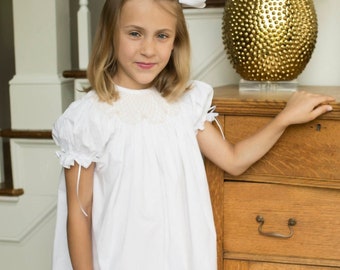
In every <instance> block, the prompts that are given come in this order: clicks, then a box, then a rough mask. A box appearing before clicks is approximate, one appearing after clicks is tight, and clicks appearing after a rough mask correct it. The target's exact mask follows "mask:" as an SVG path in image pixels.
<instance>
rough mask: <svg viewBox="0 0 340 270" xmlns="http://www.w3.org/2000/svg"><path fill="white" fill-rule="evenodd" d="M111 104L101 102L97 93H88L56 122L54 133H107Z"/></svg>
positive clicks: (73, 103) (74, 102)
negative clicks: (75, 131) (76, 131)
mask: <svg viewBox="0 0 340 270" xmlns="http://www.w3.org/2000/svg"><path fill="white" fill-rule="evenodd" d="M109 109H110V104H108V103H106V102H102V101H100V100H99V97H98V96H97V94H96V92H95V91H93V90H92V91H90V92H88V93H86V94H85V95H84V96H83V97H81V98H79V99H78V100H75V101H73V102H72V103H71V104H70V105H69V107H68V108H67V109H66V110H65V112H64V113H63V114H62V115H61V116H60V117H59V118H58V119H57V120H56V122H55V124H54V127H53V128H54V131H59V130H63V131H66V130H67V129H71V130H73V131H74V130H84V132H86V130H100V131H102V132H105V131H106V129H107V128H108V127H109V126H110V125H109V124H108V121H109V118H108V113H107V112H108V110H109Z"/></svg>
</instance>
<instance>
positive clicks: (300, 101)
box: [277, 91, 335, 126]
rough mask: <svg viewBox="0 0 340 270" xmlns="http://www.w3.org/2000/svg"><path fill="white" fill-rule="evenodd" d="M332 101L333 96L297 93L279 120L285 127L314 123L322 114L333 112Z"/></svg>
mask: <svg viewBox="0 0 340 270" xmlns="http://www.w3.org/2000/svg"><path fill="white" fill-rule="evenodd" d="M332 101H335V99H334V98H333V97H331V96H325V95H319V94H313V93H309V92H305V91H297V92H295V93H294V94H293V95H292V96H291V97H290V98H289V100H288V102H287V104H286V107H285V108H284V109H283V110H282V111H281V113H280V114H279V115H278V116H277V118H278V119H277V120H280V121H281V123H282V124H283V125H284V126H289V125H293V124H301V123H305V122H309V121H312V120H314V119H315V118H316V117H318V116H320V115H321V114H323V113H326V112H329V111H331V110H332V109H333V108H332V106H331V105H329V104H328V103H329V102H332Z"/></svg>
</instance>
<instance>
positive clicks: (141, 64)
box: [136, 62, 156, 69]
mask: <svg viewBox="0 0 340 270" xmlns="http://www.w3.org/2000/svg"><path fill="white" fill-rule="evenodd" d="M136 64H137V66H138V67H139V68H141V69H151V68H152V67H154V66H155V65H156V64H155V63H144V62H137V63H136Z"/></svg>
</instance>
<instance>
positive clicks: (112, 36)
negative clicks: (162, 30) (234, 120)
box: [87, 0, 190, 102]
mask: <svg viewBox="0 0 340 270" xmlns="http://www.w3.org/2000/svg"><path fill="white" fill-rule="evenodd" d="M127 1H129V0H106V1H105V4H104V6H103V9H102V12H101V15H100V21H99V25H98V29H97V32H96V36H95V39H94V43H93V48H92V52H91V57H90V61H89V65H88V69H87V78H88V80H89V81H90V84H91V89H94V90H95V91H96V92H97V94H98V96H99V98H100V100H102V101H106V102H112V101H115V100H117V99H118V93H117V91H116V90H115V85H114V82H113V79H112V78H113V76H114V75H115V74H116V72H117V51H116V48H117V47H116V44H117V42H118V41H117V39H118V34H117V33H118V29H117V28H118V25H119V24H118V22H119V18H120V13H121V9H122V7H123V6H124V4H125V3H126V2H127ZM155 1H157V2H159V3H162V2H164V1H166V2H171V4H172V6H173V8H171V10H169V9H167V10H168V11H169V12H171V14H173V15H174V16H176V18H177V25H176V37H175V40H174V49H173V51H172V55H171V57H170V60H169V62H168V64H167V65H166V67H165V68H164V69H163V70H162V71H161V72H160V73H159V74H158V75H157V76H156V78H155V79H154V80H153V82H152V84H153V86H155V87H156V89H157V90H158V91H159V92H160V93H161V94H162V95H163V96H164V97H165V98H166V99H167V100H169V101H173V100H176V99H177V98H178V97H180V96H181V95H182V94H183V93H184V92H185V91H186V90H187V89H188V88H189V86H188V81H189V78H190V40H189V34H188V30H187V26H186V22H185V18H184V14H183V10H182V6H181V5H180V4H179V3H178V1H177V0H155ZM164 8H165V7H164Z"/></svg>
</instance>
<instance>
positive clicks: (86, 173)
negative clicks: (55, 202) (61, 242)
mask: <svg viewBox="0 0 340 270" xmlns="http://www.w3.org/2000/svg"><path fill="white" fill-rule="evenodd" d="M94 168H95V163H92V164H91V165H90V166H89V168H87V169H85V168H83V167H82V168H81V172H80V179H79V188H78V196H77V178H78V169H79V165H78V164H77V163H76V164H75V165H74V166H72V167H71V168H70V169H65V179H66V190H67V209H68V215H67V240H68V247H69V253H70V258H71V262H72V266H73V269H74V270H93V259H92V237H91V230H92V229H91V228H92V191H93V187H92V185H93V172H94ZM82 209H83V210H84V211H85V212H86V214H87V216H85V214H84V213H83V212H82Z"/></svg>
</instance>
